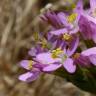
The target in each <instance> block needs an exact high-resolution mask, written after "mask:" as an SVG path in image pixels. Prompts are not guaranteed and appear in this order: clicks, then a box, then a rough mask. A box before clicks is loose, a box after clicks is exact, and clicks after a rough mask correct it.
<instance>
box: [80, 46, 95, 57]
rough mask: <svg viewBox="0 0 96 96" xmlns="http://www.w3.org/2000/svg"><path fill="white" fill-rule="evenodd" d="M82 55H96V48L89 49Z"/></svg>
mask: <svg viewBox="0 0 96 96" xmlns="http://www.w3.org/2000/svg"><path fill="white" fill-rule="evenodd" d="M81 54H82V55H83V56H90V55H96V47H93V48H89V49H87V50H84V51H83V52H81Z"/></svg>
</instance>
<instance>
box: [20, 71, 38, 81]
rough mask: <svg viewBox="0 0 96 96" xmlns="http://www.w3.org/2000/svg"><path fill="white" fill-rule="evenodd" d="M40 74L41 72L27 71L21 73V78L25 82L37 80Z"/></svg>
mask: <svg viewBox="0 0 96 96" xmlns="http://www.w3.org/2000/svg"><path fill="white" fill-rule="evenodd" d="M38 76H39V73H32V72H27V73H25V74H22V75H20V76H19V80H21V81H24V82H30V81H34V80H36V79H37V77H38Z"/></svg>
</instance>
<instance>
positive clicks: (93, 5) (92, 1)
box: [90, 0, 96, 10]
mask: <svg viewBox="0 0 96 96" xmlns="http://www.w3.org/2000/svg"><path fill="white" fill-rule="evenodd" d="M90 7H91V10H94V9H95V8H96V0H90Z"/></svg>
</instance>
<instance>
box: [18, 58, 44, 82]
mask: <svg viewBox="0 0 96 96" xmlns="http://www.w3.org/2000/svg"><path fill="white" fill-rule="evenodd" d="M20 66H21V67H23V68H24V69H26V70H27V71H28V72H26V73H24V74H22V75H20V76H19V80H21V81H24V82H31V81H34V80H36V79H37V78H38V77H39V75H40V73H41V71H40V69H41V68H42V67H43V66H40V64H38V63H36V62H34V61H32V60H22V61H21V62H20Z"/></svg>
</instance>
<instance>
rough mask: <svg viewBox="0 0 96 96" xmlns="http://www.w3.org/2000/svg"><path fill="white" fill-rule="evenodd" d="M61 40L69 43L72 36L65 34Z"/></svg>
mask: <svg viewBox="0 0 96 96" xmlns="http://www.w3.org/2000/svg"><path fill="white" fill-rule="evenodd" d="M63 39H64V40H66V41H70V40H71V39H72V36H71V35H70V34H68V33H65V34H64V35H63Z"/></svg>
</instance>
